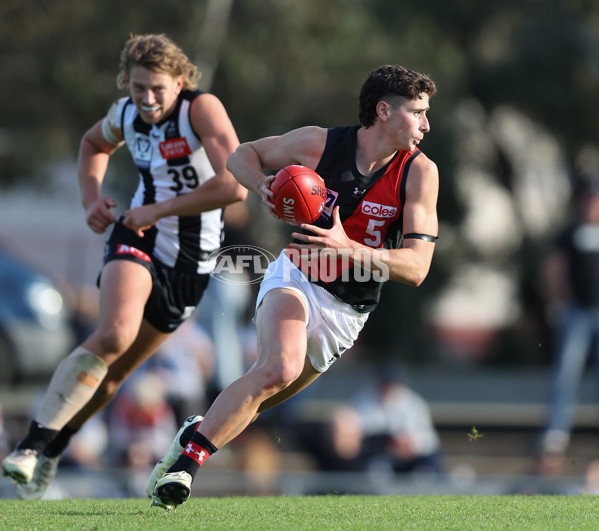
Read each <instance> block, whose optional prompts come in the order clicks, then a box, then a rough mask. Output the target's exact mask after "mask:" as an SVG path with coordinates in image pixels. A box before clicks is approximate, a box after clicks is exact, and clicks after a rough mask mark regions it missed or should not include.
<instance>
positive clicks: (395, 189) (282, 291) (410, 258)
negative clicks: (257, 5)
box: [148, 65, 439, 511]
mask: <svg viewBox="0 0 599 531" xmlns="http://www.w3.org/2000/svg"><path fill="white" fill-rule="evenodd" d="M435 92H436V87H435V84H434V83H433V81H432V80H431V79H430V78H429V77H428V76H426V75H424V74H420V73H418V72H414V71H413V70H409V69H407V68H404V67H402V66H399V65H384V66H381V67H380V68H377V69H376V70H373V71H372V72H371V73H370V75H369V76H368V78H367V79H366V80H365V82H364V84H363V85H362V89H361V91H360V96H359V118H360V124H358V125H354V126H349V127H332V128H329V129H324V128H321V127H316V126H308V127H302V128H300V129H296V130H294V131H290V132H288V133H285V134H283V135H281V136H271V137H267V138H262V139H259V140H256V141H254V142H248V143H246V144H242V145H241V146H239V148H238V149H237V150H236V151H235V153H233V154H232V155H231V156H230V157H229V159H228V162H227V167H228V168H229V170H230V171H231V172H232V173H233V175H234V176H235V177H236V178H237V180H238V181H239V182H241V183H242V184H243V185H244V186H246V187H247V188H248V189H250V190H253V191H254V192H256V193H257V194H258V195H260V197H261V198H262V201H263V203H264V205H265V206H266V208H268V209H269V211H270V212H271V213H273V215H274V216H275V217H276V214H274V211H273V204H272V201H271V199H272V192H271V190H270V184H271V183H272V181H273V179H274V177H273V176H272V175H269V176H265V174H264V170H278V169H279V168H282V167H284V166H287V165H289V164H301V165H303V166H307V167H309V168H312V169H314V170H316V172H317V173H319V174H320V176H321V177H322V178H323V179H324V181H325V184H326V187H327V199H326V204H325V209H324V211H323V214H322V215H321V216H320V218H319V219H318V220H317V221H316V222H314V224H313V225H308V224H303V225H301V227H300V228H298V231H297V232H295V233H293V234H292V236H293V237H294V242H293V243H291V244H290V245H289V248H287V249H285V250H284V251H283V252H282V253H281V255H280V256H279V258H278V259H277V260H276V261H274V262H273V263H272V264H271V266H270V267H269V269H268V271H267V272H266V274H265V275H264V278H263V280H262V283H261V286H260V291H259V293H258V298H257V302H256V330H257V338H258V358H257V360H256V362H255V363H254V365H253V366H252V367H251V368H250V370H249V371H248V372H247V373H246V374H245V375H243V376H242V377H241V378H239V379H238V380H236V381H235V382H233V383H231V384H230V385H229V386H228V387H226V388H225V389H224V390H223V391H222V392H221V393H220V395H219V396H218V397H217V398H216V400H215V401H214V402H213V403H212V405H211V406H210V409H209V410H208V411H207V412H206V415H205V418H204V419H203V421H202V422H201V424H200V425H199V427H198V428H197V430H196V431H195V433H193V434H192V435H191V437H190V438H188V436H189V435H190V434H189V433H188V434H185V433H183V432H181V433H180V434H177V437H176V438H175V440H174V441H173V443H172V444H171V448H170V449H169V451H168V452H167V454H166V455H165V456H164V457H163V458H162V460H161V461H160V462H159V463H158V464H157V465H156V467H155V468H154V472H153V474H152V475H151V477H150V483H149V485H148V493H150V492H151V493H152V496H153V500H152V504H153V505H156V506H159V507H163V508H164V509H166V510H167V511H168V510H170V509H172V508H173V507H176V506H177V505H179V504H181V503H183V502H184V501H185V500H187V498H188V497H189V494H190V492H191V483H192V481H193V478H194V476H195V474H196V473H197V472H198V470H199V468H200V466H201V465H202V464H204V463H205V462H206V460H207V459H208V458H209V456H210V455H211V454H213V453H214V452H215V451H216V450H217V449H218V448H220V447H222V446H223V445H225V444H227V443H228V442H230V441H231V440H232V439H233V438H235V437H237V435H239V434H240V433H242V432H243V430H244V429H245V428H246V427H247V426H248V425H249V424H250V423H251V422H252V421H253V420H255V419H256V417H257V416H258V415H259V414H260V412H261V411H264V410H265V409H268V408H270V407H273V406H276V405H277V404H280V403H281V402H283V401H284V400H287V399H288V398H290V397H292V396H294V395H295V394H297V393H299V392H300V391H301V390H302V389H305V388H306V387H307V386H308V385H310V384H311V383H312V382H313V381H314V380H316V378H318V377H319V376H320V375H321V374H322V373H324V372H325V371H326V370H327V369H328V368H329V367H330V366H331V364H332V363H334V362H335V361H336V360H337V359H339V358H340V357H341V355H342V354H343V352H344V351H345V350H347V349H348V348H350V347H351V346H352V345H353V343H354V341H355V340H356V339H357V337H358V334H359V333H360V330H361V329H362V327H363V326H364V323H365V322H366V319H367V318H368V316H369V314H370V313H371V312H372V311H373V310H374V309H375V308H376V306H377V303H378V300H379V294H380V290H381V287H382V286H383V285H384V282H385V281H387V280H390V281H395V282H402V283H404V284H408V285H410V286H418V285H420V284H421V283H422V282H423V281H424V279H425V278H426V276H427V275H428V271H429V268H430V264H431V260H432V257H433V252H434V249H435V241H436V239H437V228H438V221H437V208H436V207H437V195H438V190H439V175H438V171H437V166H436V165H435V163H434V162H433V161H431V160H430V159H429V158H428V157H427V156H426V155H425V154H424V153H422V152H421V151H420V149H419V144H420V142H421V140H422V139H423V138H424V135H425V134H426V133H428V132H429V130H430V126H429V121H428V117H427V112H428V110H429V100H430V98H431V97H432V96H433V95H434V94H435ZM302 253H304V254H306V253H309V255H310V256H301V255H302Z"/></svg>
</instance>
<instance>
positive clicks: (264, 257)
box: [208, 245, 276, 285]
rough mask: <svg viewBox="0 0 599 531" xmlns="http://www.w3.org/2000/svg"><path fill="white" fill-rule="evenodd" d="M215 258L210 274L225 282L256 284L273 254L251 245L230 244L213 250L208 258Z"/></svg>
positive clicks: (273, 259)
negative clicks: (214, 264)
mask: <svg viewBox="0 0 599 531" xmlns="http://www.w3.org/2000/svg"><path fill="white" fill-rule="evenodd" d="M212 259H216V267H215V268H214V270H213V271H212V272H211V273H210V276H212V277H213V278H215V279H216V280H220V281H221V282H226V283H227V284H238V285H240V284H257V283H258V282H260V281H261V280H262V278H263V277H264V273H266V270H267V269H268V266H269V264H270V263H271V262H274V261H275V260H276V258H275V256H274V255H273V254H272V253H271V252H269V251H267V250H266V249H262V248H261V247H255V246H253V245H230V246H228V247H223V248H222V249H220V250H218V251H214V252H213V253H212V254H211V255H210V257H209V258H208V260H212Z"/></svg>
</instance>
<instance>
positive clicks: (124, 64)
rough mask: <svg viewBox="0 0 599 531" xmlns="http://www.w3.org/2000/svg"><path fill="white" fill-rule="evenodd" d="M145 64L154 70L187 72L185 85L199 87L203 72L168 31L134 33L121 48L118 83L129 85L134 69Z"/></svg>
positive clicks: (176, 74)
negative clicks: (165, 32) (167, 33)
mask: <svg viewBox="0 0 599 531" xmlns="http://www.w3.org/2000/svg"><path fill="white" fill-rule="evenodd" d="M135 65H139V66H143V67H144V68H147V69H148V70H151V71H152V72H158V73H161V74H168V75H169V76H172V77H177V76H183V89H184V90H195V89H196V88H197V87H198V79H199V78H200V73H199V72H198V69H197V67H196V66H195V65H194V64H192V63H191V62H190V60H189V58H188V57H187V55H185V54H184V53H183V51H182V50H181V48H179V46H177V45H176V44H175V43H174V42H173V41H171V40H170V39H169V38H168V37H167V36H166V35H164V34H162V33H161V34H147V35H133V34H132V35H131V36H130V37H129V40H128V41H127V42H126V43H125V46H124V48H123V51H122V52H121V59H120V62H119V73H118V74H117V76H116V85H117V87H118V88H120V89H126V88H127V84H128V81H129V74H130V73H131V69H132V68H133V67H134V66H135Z"/></svg>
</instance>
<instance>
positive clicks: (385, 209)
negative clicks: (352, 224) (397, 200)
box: [362, 201, 397, 218]
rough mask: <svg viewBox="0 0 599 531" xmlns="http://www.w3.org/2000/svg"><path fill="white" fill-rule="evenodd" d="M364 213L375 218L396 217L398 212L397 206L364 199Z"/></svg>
mask: <svg viewBox="0 0 599 531" xmlns="http://www.w3.org/2000/svg"><path fill="white" fill-rule="evenodd" d="M362 214H366V215H367V216H373V217H375V218H394V217H395V216H396V214H397V207H394V206H388V205H380V204H379V203H372V202H371V201H362Z"/></svg>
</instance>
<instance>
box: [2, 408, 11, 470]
mask: <svg viewBox="0 0 599 531" xmlns="http://www.w3.org/2000/svg"><path fill="white" fill-rule="evenodd" d="M9 449H10V444H9V442H8V434H7V433H6V430H5V429H4V411H3V409H2V404H0V459H2V458H3V457H4V456H5V455H8V452H9Z"/></svg>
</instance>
